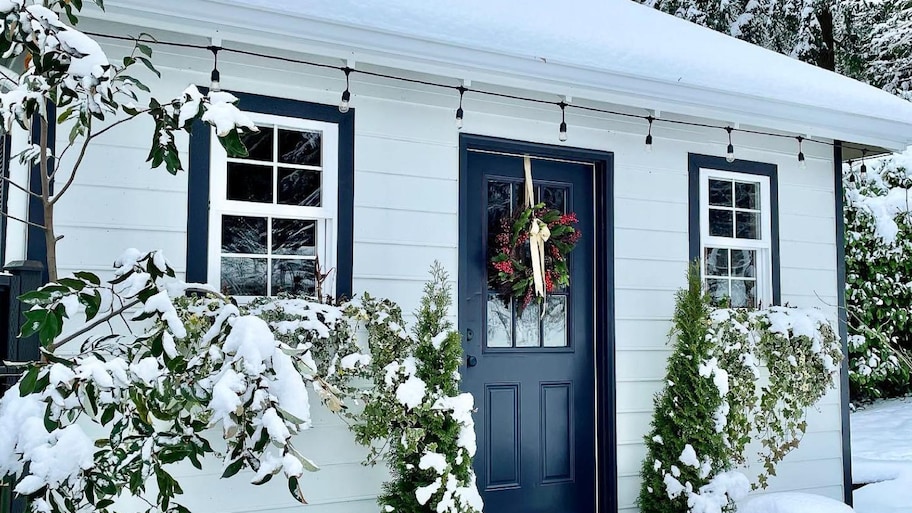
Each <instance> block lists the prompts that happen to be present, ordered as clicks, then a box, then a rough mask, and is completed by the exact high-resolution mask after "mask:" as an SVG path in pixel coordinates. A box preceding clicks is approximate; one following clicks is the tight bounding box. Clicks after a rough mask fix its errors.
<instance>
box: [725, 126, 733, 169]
mask: <svg viewBox="0 0 912 513" xmlns="http://www.w3.org/2000/svg"><path fill="white" fill-rule="evenodd" d="M732 130H734V129H733V128H732V127H730V126H727V127H725V131H726V132H728V149H727V150H726V153H725V160H727V161H728V162H730V163H731V162H734V161H735V146H734V145H733V144H732Z"/></svg>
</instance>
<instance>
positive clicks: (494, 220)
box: [488, 180, 511, 236]
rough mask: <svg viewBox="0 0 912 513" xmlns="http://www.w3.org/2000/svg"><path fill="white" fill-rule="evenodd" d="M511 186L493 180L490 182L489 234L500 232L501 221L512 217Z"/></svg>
mask: <svg viewBox="0 0 912 513" xmlns="http://www.w3.org/2000/svg"><path fill="white" fill-rule="evenodd" d="M510 188H511V187H510V184H509V183H507V182H500V181H497V180H491V181H489V182H488V233H489V234H491V235H492V236H493V235H494V234H496V233H497V232H498V231H499V230H500V220H501V219H502V218H504V217H509V216H510V201H511V196H510Z"/></svg>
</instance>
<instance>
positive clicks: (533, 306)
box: [516, 301, 541, 347]
mask: <svg viewBox="0 0 912 513" xmlns="http://www.w3.org/2000/svg"><path fill="white" fill-rule="evenodd" d="M540 317H541V308H540V307H539V305H538V303H537V302H536V301H533V302H531V303H529V306H528V307H527V308H526V309H525V310H523V312H522V316H520V317H519V318H518V319H516V347H538V346H539V345H541V342H540V341H539V339H540V338H541V337H540V335H541V330H540V329H539V328H540V326H539V323H538V321H539V318H540Z"/></svg>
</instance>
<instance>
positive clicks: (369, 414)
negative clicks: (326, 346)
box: [354, 266, 483, 513]
mask: <svg viewBox="0 0 912 513" xmlns="http://www.w3.org/2000/svg"><path fill="white" fill-rule="evenodd" d="M431 275H432V280H431V281H430V282H429V283H428V284H427V285H426V287H425V293H424V297H423V299H422V301H421V306H420V307H419V309H418V311H417V312H416V316H417V322H416V324H415V326H414V327H413V329H412V330H411V332H409V331H408V330H406V329H405V323H404V321H403V319H402V312H401V310H400V309H399V307H398V306H396V305H395V304H393V303H391V302H389V301H383V300H378V299H374V298H371V297H370V296H368V295H365V296H364V297H363V298H362V300H361V305H360V318H361V319H363V320H364V322H365V328H366V330H367V333H368V339H369V346H370V349H371V356H372V360H371V362H370V368H371V370H370V373H369V374H370V375H372V376H373V377H374V380H375V384H374V386H373V387H372V388H370V389H368V390H367V391H366V394H365V396H364V400H365V407H364V412H363V413H362V414H361V415H360V416H359V418H358V419H357V420H359V423H358V424H356V425H355V427H354V430H355V433H356V438H357V440H358V441H359V442H361V443H362V444H365V445H369V446H371V447H372V451H371V457H370V458H369V462H371V463H372V462H375V461H376V458H377V456H379V455H380V454H381V453H382V451H383V450H385V451H386V454H385V459H386V461H387V464H388V466H389V469H390V472H391V474H392V480H391V481H389V482H387V483H386V484H385V485H384V489H383V493H382V494H381V496H380V497H379V498H378V502H379V504H380V506H381V510H382V511H385V512H398V513H432V512H436V513H480V512H481V510H482V506H483V505H482V500H481V496H480V495H479V494H478V490H477V488H476V485H475V473H474V472H473V470H472V457H473V456H474V455H475V424H474V421H473V420H472V411H473V409H474V401H473V398H472V395H471V394H468V393H460V392H459V370H458V367H459V364H460V362H461V361H462V346H461V343H460V337H459V334H458V332H456V331H454V330H453V327H452V324H451V323H450V322H449V321H448V320H447V313H448V310H449V307H450V305H451V302H452V297H451V294H450V286H449V284H448V283H447V275H446V274H445V273H444V272H443V270H442V269H441V268H440V267H439V266H435V267H434V268H433V269H432V271H431ZM378 444H379V445H378Z"/></svg>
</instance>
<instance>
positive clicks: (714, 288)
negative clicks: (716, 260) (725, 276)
mask: <svg viewBox="0 0 912 513" xmlns="http://www.w3.org/2000/svg"><path fill="white" fill-rule="evenodd" d="M706 292H707V293H709V297H710V298H711V299H712V302H713V304H714V305H723V304H725V303H726V302H727V301H728V296H729V292H728V280H720V279H716V278H710V279H707V280H706Z"/></svg>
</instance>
